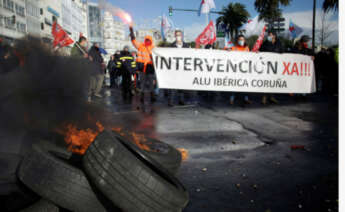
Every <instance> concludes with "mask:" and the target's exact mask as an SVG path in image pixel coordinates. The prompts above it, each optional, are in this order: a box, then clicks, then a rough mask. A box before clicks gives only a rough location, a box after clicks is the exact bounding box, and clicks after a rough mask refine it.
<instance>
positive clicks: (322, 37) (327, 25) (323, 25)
mask: <svg viewBox="0 0 345 212" xmlns="http://www.w3.org/2000/svg"><path fill="white" fill-rule="evenodd" d="M334 27H335V26H334V24H332V23H331V22H329V21H328V19H327V13H326V12H325V11H324V12H323V13H322V16H321V21H320V31H319V33H318V39H319V41H320V45H321V46H324V44H325V42H326V41H327V39H328V38H329V37H330V36H331V35H332V33H333V32H334V30H332V28H334Z"/></svg>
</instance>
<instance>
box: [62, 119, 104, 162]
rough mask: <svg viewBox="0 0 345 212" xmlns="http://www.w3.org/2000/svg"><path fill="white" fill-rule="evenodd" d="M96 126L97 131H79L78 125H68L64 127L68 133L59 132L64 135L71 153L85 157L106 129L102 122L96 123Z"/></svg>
mask: <svg viewBox="0 0 345 212" xmlns="http://www.w3.org/2000/svg"><path fill="white" fill-rule="evenodd" d="M96 126H97V128H98V129H97V130H92V129H90V128H88V129H85V130H79V129H78V128H77V126H76V125H74V124H67V125H66V126H65V127H64V128H65V130H66V131H62V130H57V131H58V132H59V133H60V134H63V135H64V137H65V138H64V139H65V142H66V143H67V144H68V150H69V151H71V152H73V153H76V154H80V155H83V154H85V152H86V150H87V148H88V147H89V146H90V144H91V143H92V142H93V141H94V140H95V138H96V137H97V135H98V134H99V133H100V132H102V131H103V130H104V127H103V125H102V124H101V123H100V122H96Z"/></svg>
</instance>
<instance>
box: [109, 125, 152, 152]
mask: <svg viewBox="0 0 345 212" xmlns="http://www.w3.org/2000/svg"><path fill="white" fill-rule="evenodd" d="M112 130H113V131H115V132H117V133H119V134H120V135H122V136H123V137H125V138H127V139H128V140H130V141H132V142H133V143H134V144H136V145H137V146H138V147H139V148H140V149H142V150H145V151H151V149H150V147H149V146H148V145H147V139H146V138H145V135H143V134H138V133H134V132H131V133H128V132H124V131H123V130H122V128H119V127H113V128H112Z"/></svg>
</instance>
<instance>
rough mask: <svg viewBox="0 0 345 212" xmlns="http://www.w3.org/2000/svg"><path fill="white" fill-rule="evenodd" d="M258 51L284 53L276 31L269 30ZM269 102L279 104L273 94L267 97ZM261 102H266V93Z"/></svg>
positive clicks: (264, 103)
mask: <svg viewBox="0 0 345 212" xmlns="http://www.w3.org/2000/svg"><path fill="white" fill-rule="evenodd" d="M259 51H260V52H274V53H284V51H285V49H284V46H283V45H282V43H281V42H280V40H279V39H278V36H277V34H276V32H274V31H269V32H268V36H267V39H266V40H265V41H264V43H263V44H262V46H261V47H260V50H259ZM268 100H269V101H270V102H271V103H274V104H279V101H278V100H277V99H276V98H275V97H274V95H273V94H271V95H270V98H269V99H268ZM261 103H262V104H263V105H266V104H267V95H266V94H264V95H263V96H262V101H261Z"/></svg>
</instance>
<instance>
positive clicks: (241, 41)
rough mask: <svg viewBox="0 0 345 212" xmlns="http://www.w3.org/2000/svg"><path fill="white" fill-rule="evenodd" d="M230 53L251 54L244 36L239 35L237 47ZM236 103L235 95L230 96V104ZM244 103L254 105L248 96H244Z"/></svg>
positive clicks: (232, 48)
mask: <svg viewBox="0 0 345 212" xmlns="http://www.w3.org/2000/svg"><path fill="white" fill-rule="evenodd" d="M230 51H241V52H249V47H248V45H247V43H246V39H245V37H244V36H243V35H239V36H238V37H237V39H236V45H235V46H233V47H231V49H230ZM234 102H235V93H232V95H231V96H230V104H231V105H233V104H234ZM244 103H245V104H252V102H251V101H250V100H249V97H248V95H245V96H244Z"/></svg>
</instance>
